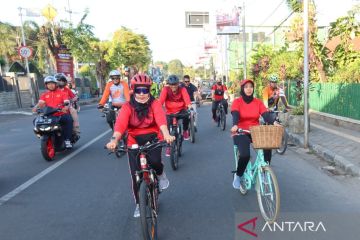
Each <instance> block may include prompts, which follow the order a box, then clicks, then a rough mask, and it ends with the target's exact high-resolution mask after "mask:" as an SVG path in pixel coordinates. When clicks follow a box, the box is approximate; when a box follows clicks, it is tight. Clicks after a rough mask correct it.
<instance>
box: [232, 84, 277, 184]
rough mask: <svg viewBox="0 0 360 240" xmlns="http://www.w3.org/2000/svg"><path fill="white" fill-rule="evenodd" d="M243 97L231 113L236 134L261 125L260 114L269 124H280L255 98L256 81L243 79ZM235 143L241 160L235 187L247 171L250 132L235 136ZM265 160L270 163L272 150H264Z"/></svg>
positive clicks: (233, 106)
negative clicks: (241, 130) (238, 131)
mask: <svg viewBox="0 0 360 240" xmlns="http://www.w3.org/2000/svg"><path fill="white" fill-rule="evenodd" d="M240 95H241V97H239V98H236V99H235V100H234V102H233V104H232V106H231V115H232V117H233V127H232V128H231V132H232V133H233V134H234V133H236V131H237V130H238V129H239V128H240V129H244V130H249V129H250V127H252V126H257V125H259V124H260V123H259V118H260V116H261V117H263V119H264V121H265V122H266V123H269V124H274V125H279V124H278V123H277V122H276V121H275V119H276V115H274V114H272V113H270V112H268V110H267V108H266V107H265V105H264V103H263V102H262V101H261V100H260V99H258V98H254V82H253V81H252V80H249V79H245V80H243V81H241V91H240ZM233 140H234V144H236V145H237V147H238V149H239V160H238V164H237V170H236V173H235V174H234V181H233V187H234V188H236V189H239V188H240V187H241V184H240V183H241V177H242V175H243V174H244V172H245V169H246V166H247V164H248V162H249V160H250V143H251V137H250V135H249V134H240V135H235V136H234V137H233ZM264 158H265V161H266V162H268V163H269V164H270V161H271V150H264Z"/></svg>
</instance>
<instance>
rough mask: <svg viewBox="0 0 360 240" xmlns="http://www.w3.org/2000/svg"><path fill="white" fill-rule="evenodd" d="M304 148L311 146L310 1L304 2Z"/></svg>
mask: <svg viewBox="0 0 360 240" xmlns="http://www.w3.org/2000/svg"><path fill="white" fill-rule="evenodd" d="M303 17H304V20H303V22H304V118H305V119H304V147H305V148H308V146H309V102H308V98H309V96H308V95H309V53H308V50H309V49H308V48H309V0H304V16H303Z"/></svg>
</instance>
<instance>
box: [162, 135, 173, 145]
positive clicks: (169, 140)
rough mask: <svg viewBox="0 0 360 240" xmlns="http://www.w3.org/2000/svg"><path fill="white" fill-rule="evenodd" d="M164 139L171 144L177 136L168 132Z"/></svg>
mask: <svg viewBox="0 0 360 240" xmlns="http://www.w3.org/2000/svg"><path fill="white" fill-rule="evenodd" d="M164 140H165V141H166V142H167V143H168V144H170V143H172V142H173V141H174V140H175V137H174V136H171V135H170V134H166V135H164Z"/></svg>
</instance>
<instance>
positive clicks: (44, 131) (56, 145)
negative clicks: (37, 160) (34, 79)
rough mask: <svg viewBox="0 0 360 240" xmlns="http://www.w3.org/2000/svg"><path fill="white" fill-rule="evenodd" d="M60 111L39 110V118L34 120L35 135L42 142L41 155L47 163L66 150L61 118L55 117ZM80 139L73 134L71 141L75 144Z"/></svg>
mask: <svg viewBox="0 0 360 240" xmlns="http://www.w3.org/2000/svg"><path fill="white" fill-rule="evenodd" d="M60 111H61V109H60V108H52V107H44V108H42V109H38V110H37V114H38V116H37V117H36V118H35V119H34V133H35V135H36V136H37V137H38V138H40V140H41V154H42V156H43V157H44V159H45V160H46V161H52V160H53V159H54V158H55V153H56V152H60V151H64V150H65V142H64V138H63V132H62V129H61V124H60V123H59V120H60V117H55V116H53V114H54V113H57V112H60ZM79 139H80V136H79V135H77V134H75V133H73V134H72V136H71V139H70V141H71V143H72V144H74V143H76V142H77V141H78V140H79Z"/></svg>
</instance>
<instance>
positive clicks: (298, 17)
mask: <svg viewBox="0 0 360 240" xmlns="http://www.w3.org/2000/svg"><path fill="white" fill-rule="evenodd" d="M286 2H287V4H288V6H289V8H290V9H291V10H292V11H293V12H295V17H294V18H293V20H292V24H291V30H290V31H289V32H288V33H287V35H286V39H287V41H289V42H296V43H298V44H299V47H300V49H303V48H304V46H303V42H304V34H303V25H304V24H303V18H302V14H301V13H302V11H303V9H302V1H298V0H287V1H286ZM317 31H318V28H317V25H316V8H315V5H314V3H313V2H311V3H310V4H309V62H310V72H311V76H312V79H314V80H320V81H321V82H326V81H327V78H326V74H325V69H324V61H325V58H326V53H327V52H326V49H324V48H323V46H322V44H321V43H320V42H319V40H318V39H317Z"/></svg>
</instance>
